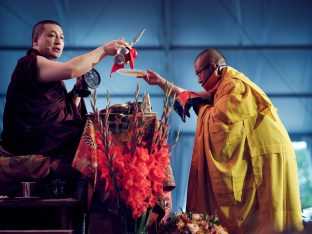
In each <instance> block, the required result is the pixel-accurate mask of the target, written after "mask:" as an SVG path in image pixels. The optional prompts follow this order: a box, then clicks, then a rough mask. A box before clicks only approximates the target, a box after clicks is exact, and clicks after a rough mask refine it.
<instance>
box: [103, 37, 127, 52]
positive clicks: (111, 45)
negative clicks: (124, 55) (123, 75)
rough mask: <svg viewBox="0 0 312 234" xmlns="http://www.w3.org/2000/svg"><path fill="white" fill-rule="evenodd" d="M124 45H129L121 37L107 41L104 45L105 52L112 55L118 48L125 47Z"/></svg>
mask: <svg viewBox="0 0 312 234" xmlns="http://www.w3.org/2000/svg"><path fill="white" fill-rule="evenodd" d="M126 46H127V47H129V44H128V43H127V42H125V41H124V40H123V39H119V40H113V41H109V42H107V43H106V44H105V45H104V50H105V54H106V55H111V56H114V55H116V53H117V51H118V50H120V49H122V48H125V47H126Z"/></svg>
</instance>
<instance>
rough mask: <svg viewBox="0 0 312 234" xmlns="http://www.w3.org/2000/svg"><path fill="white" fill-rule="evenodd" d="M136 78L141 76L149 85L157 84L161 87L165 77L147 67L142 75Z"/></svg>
mask: <svg viewBox="0 0 312 234" xmlns="http://www.w3.org/2000/svg"><path fill="white" fill-rule="evenodd" d="M137 77H138V78H143V79H144V80H145V81H146V82H147V83H148V84H149V85H158V86H160V87H162V85H163V84H165V83H166V80H165V78H163V77H161V76H160V75H158V74H157V73H156V72H154V71H152V70H150V69H148V70H147V71H146V73H145V75H144V76H137Z"/></svg>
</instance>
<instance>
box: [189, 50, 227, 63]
mask: <svg viewBox="0 0 312 234" xmlns="http://www.w3.org/2000/svg"><path fill="white" fill-rule="evenodd" d="M199 58H200V59H201V61H205V63H206V64H211V63H215V64H217V65H226V61H225V57H224V56H223V54H222V53H221V52H220V51H218V50H216V49H211V48H209V49H206V50H204V51H202V52H201V53H200V54H199V55H197V57H196V59H195V62H196V60H197V59H199Z"/></svg>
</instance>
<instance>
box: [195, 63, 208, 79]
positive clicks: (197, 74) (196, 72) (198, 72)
mask: <svg viewBox="0 0 312 234" xmlns="http://www.w3.org/2000/svg"><path fill="white" fill-rule="evenodd" d="M210 66H211V64H210V63H209V64H207V65H206V66H204V67H203V68H202V69H200V70H199V71H195V75H196V76H199V75H200V73H201V72H202V71H203V70H205V69H206V68H208V67H210Z"/></svg>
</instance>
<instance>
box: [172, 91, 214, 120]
mask: <svg viewBox="0 0 312 234" xmlns="http://www.w3.org/2000/svg"><path fill="white" fill-rule="evenodd" d="M208 102H209V101H208V99H205V98H203V97H202V96H201V95H199V94H198V93H195V92H190V91H184V92H182V93H180V94H179V95H178V96H177V98H176V100H175V102H174V105H173V108H174V110H175V111H176V112H177V114H178V115H179V116H180V117H181V119H182V120H183V122H185V119H186V116H187V117H190V112H189V111H190V109H191V107H193V108H194V110H195V111H196V110H197V107H198V106H199V105H200V104H203V103H208Z"/></svg>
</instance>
